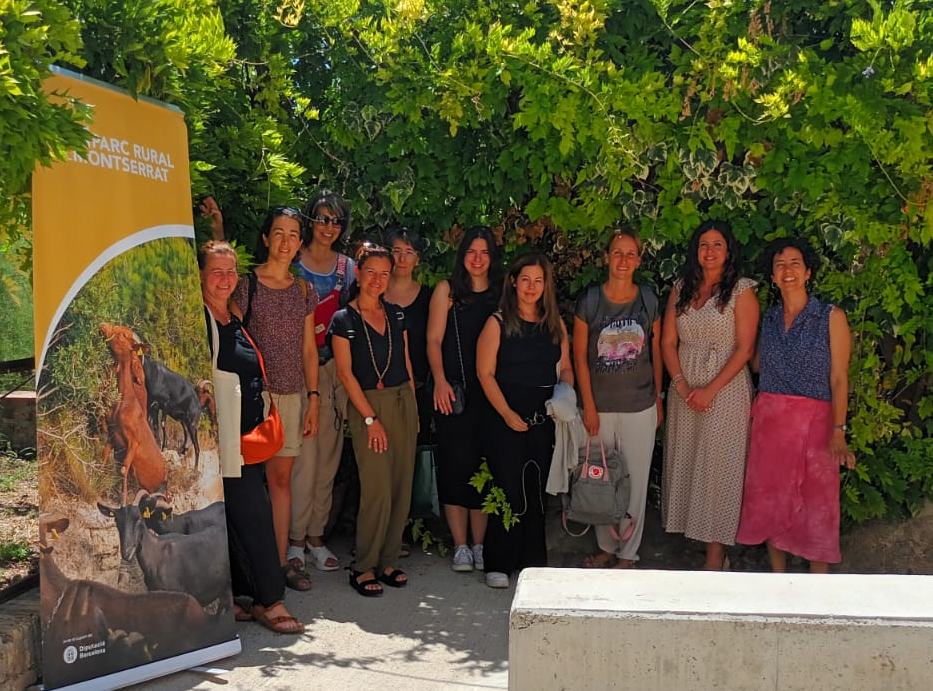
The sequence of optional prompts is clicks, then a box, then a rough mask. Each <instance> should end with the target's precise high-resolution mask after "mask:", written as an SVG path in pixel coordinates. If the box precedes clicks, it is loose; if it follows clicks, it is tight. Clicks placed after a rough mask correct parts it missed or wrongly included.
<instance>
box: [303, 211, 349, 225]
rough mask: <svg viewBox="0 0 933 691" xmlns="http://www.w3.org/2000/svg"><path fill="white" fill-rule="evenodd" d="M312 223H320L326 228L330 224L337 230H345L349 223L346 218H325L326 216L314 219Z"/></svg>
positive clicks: (322, 215)
mask: <svg viewBox="0 0 933 691" xmlns="http://www.w3.org/2000/svg"><path fill="white" fill-rule="evenodd" d="M311 221H312V222H313V223H319V224H321V225H322V226H326V225H328V224H329V225H332V226H334V227H335V228H343V227H344V226H345V225H346V223H347V219H345V218H340V217H339V216H325V215H324V214H321V215H320V216H314V217H312V218H311Z"/></svg>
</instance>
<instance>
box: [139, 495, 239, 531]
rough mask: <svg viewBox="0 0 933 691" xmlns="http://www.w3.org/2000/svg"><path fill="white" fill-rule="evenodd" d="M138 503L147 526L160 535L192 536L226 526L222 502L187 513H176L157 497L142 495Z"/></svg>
mask: <svg viewBox="0 0 933 691" xmlns="http://www.w3.org/2000/svg"><path fill="white" fill-rule="evenodd" d="M138 503H139V510H140V512H141V513H142V516H143V520H144V521H145V522H146V526H147V527H148V528H149V529H150V530H153V531H155V532H156V533H158V534H159V535H165V534H166V533H182V534H184V535H191V534H192V533H199V532H201V531H202V530H205V529H206V528H212V527H214V526H218V525H224V503H223V502H222V501H215V502H214V503H213V504H210V505H208V506H205V507H204V508H203V509H195V510H194V511H186V512H185V513H175V512H174V510H173V508H172V506H171V505H170V504H169V503H168V502H166V501H165V500H164V499H163V498H162V497H159V496H157V495H150V494H141V495H140V497H139V502H138Z"/></svg>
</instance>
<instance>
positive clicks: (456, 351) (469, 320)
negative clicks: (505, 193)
mask: <svg viewBox="0 0 933 691" xmlns="http://www.w3.org/2000/svg"><path fill="white" fill-rule="evenodd" d="M501 290H502V261H501V258H500V255H499V247H498V245H497V244H496V238H495V236H494V235H493V233H492V231H491V230H490V229H489V228H487V227H486V226H474V227H473V228H470V229H469V230H468V231H467V232H466V234H465V235H464V236H463V240H461V242H460V247H459V248H458V249H457V259H456V263H455V264H454V270H453V273H452V274H451V277H450V280H449V281H441V282H440V283H438V284H437V286H436V287H435V288H434V294H433V295H432V296H431V306H430V309H429V311H428V344H427V347H428V362H429V363H430V365H431V374H432V376H433V379H434V387H433V396H434V411H435V414H434V428H435V430H436V432H437V458H436V459H435V463H436V471H437V494H438V499H439V501H440V503H441V504H443V505H444V517H445V518H446V519H447V526H448V527H449V528H450V533H451V535H452V537H453V540H454V555H453V565H452V568H453V570H454V571H472V570H473V569H474V568H477V569H481V570H482V569H483V568H484V560H483V540H484V538H485V535H486V522H487V516H486V514H485V513H483V509H482V506H483V502H482V497H481V496H480V494H479V492H477V491H476V489H475V488H474V487H473V486H472V485H470V478H471V477H473V475H474V474H475V473H476V471H477V470H479V466H480V464H481V463H482V455H483V448H482V442H483V439H484V437H485V430H484V428H483V419H484V410H485V407H486V406H487V405H488V404H487V403H486V397H485V396H484V395H483V391H482V387H480V385H479V379H478V378H477V376H476V339H477V338H478V337H479V332H480V331H481V330H482V328H483V324H485V323H486V319H487V318H488V317H489V315H490V314H492V313H493V312H494V311H495V309H496V304H497V303H498V301H499V294H500V292H501ZM452 383H456V384H457V385H458V386H459V387H461V390H462V391H463V395H462V397H461V398H462V399H463V400H459V401H458V400H456V398H457V397H456V395H455V393H454V387H453V386H452ZM455 411H456V412H455ZM468 529H469V532H470V533H471V534H472V537H473V547H472V549H471V548H470V546H469V545H468V543H467V530H468Z"/></svg>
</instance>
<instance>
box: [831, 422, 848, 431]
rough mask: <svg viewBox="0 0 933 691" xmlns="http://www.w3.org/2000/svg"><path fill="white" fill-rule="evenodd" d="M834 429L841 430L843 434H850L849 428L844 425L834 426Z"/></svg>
mask: <svg viewBox="0 0 933 691" xmlns="http://www.w3.org/2000/svg"><path fill="white" fill-rule="evenodd" d="M833 429H841V430H842V431H843V432H848V431H849V426H848V425H847V424H845V423H843V424H841V425H833Z"/></svg>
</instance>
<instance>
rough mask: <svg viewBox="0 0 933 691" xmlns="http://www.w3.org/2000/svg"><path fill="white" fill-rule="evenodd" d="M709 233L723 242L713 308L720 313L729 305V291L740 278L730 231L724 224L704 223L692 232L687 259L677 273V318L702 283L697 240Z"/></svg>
mask: <svg viewBox="0 0 933 691" xmlns="http://www.w3.org/2000/svg"><path fill="white" fill-rule="evenodd" d="M710 230H715V231H717V232H718V233H719V234H720V235H722V237H723V238H724V239H725V241H726V263H725V266H723V267H722V278H720V279H719V289H718V291H717V294H716V304H717V306H718V308H719V311H720V312H722V311H723V309H725V307H726V305H728V304H729V300H730V299H732V290H733V289H734V288H735V284H736V283H737V282H738V280H739V279H740V278H741V277H742V255H741V253H740V251H739V243H738V242H736V240H735V236H734V235H733V234H732V228H730V227H729V224H728V223H726V222H725V221H707V222H706V223H704V224H703V225H701V226H700V227H699V228H697V229H696V230H695V231H694V232H693V235H692V236H691V238H690V245H689V246H688V247H687V258H686V260H685V261H684V265H683V267H682V268H681V270H680V281H681V285H680V295H678V296H677V314H683V313H684V312H686V311H687V308H688V307H689V306H690V303H691V302H693V299H694V298H695V297H696V296H697V291H698V290H699V289H700V284H701V283H702V282H703V268H702V267H701V266H700V260H699V258H698V255H699V252H700V236H701V235H703V233H706V232H707V231H710Z"/></svg>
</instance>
